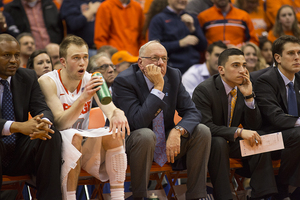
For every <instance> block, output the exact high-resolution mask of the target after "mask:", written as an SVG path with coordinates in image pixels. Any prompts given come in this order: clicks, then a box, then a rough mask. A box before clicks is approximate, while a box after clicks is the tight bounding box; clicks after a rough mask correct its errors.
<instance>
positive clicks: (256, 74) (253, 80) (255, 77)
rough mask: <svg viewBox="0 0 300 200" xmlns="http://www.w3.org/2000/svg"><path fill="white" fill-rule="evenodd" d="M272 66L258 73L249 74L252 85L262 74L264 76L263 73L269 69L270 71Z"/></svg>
mask: <svg viewBox="0 0 300 200" xmlns="http://www.w3.org/2000/svg"><path fill="white" fill-rule="evenodd" d="M272 68H273V66H270V67H267V68H264V69H261V70H258V71H254V72H251V73H250V80H251V82H252V84H254V83H255V81H256V80H257V79H258V77H260V76H261V75H262V74H264V73H265V72H267V71H269V70H270V69H272Z"/></svg>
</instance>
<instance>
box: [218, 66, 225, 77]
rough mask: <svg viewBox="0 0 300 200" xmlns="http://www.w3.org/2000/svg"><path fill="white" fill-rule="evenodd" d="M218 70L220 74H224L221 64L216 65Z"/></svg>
mask: <svg viewBox="0 0 300 200" xmlns="http://www.w3.org/2000/svg"><path fill="white" fill-rule="evenodd" d="M218 71H219V74H220V75H224V74H225V69H224V67H223V66H218Z"/></svg>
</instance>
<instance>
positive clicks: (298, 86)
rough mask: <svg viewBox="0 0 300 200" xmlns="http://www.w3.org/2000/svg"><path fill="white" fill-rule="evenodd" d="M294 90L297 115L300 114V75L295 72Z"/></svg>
mask: <svg viewBox="0 0 300 200" xmlns="http://www.w3.org/2000/svg"><path fill="white" fill-rule="evenodd" d="M295 92H296V98H297V108H298V116H299V114H300V76H299V75H298V74H297V73H296V74H295Z"/></svg>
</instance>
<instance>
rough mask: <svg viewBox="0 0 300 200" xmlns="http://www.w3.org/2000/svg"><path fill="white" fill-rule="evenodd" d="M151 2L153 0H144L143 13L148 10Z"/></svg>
mask: <svg viewBox="0 0 300 200" xmlns="http://www.w3.org/2000/svg"><path fill="white" fill-rule="evenodd" d="M152 2H153V0H145V3H144V7H143V12H144V15H146V14H147V13H148V10H149V8H150V6H151V4H152Z"/></svg>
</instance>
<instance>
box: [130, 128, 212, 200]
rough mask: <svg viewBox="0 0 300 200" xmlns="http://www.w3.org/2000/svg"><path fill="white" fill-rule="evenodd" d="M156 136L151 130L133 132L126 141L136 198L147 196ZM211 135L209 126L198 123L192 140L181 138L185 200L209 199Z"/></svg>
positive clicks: (144, 129)
mask: <svg viewBox="0 0 300 200" xmlns="http://www.w3.org/2000/svg"><path fill="white" fill-rule="evenodd" d="M155 143H156V137H155V133H154V132H153V131H152V130H151V129H148V128H142V129H138V130H135V131H133V132H131V134H130V136H128V137H127V138H126V153H127V159H128V163H129V165H130V169H131V186H132V192H133V197H134V198H141V197H147V185H148V182H149V176H150V168H151V165H152V162H153V154H154V149H155ZM210 146H211V133H210V130H209V128H208V127H207V126H205V125H203V124H198V126H196V127H195V129H194V132H193V133H192V134H191V136H190V137H189V138H183V137H181V144H180V154H178V155H177V156H176V157H175V160H177V159H179V158H181V157H182V156H184V155H186V166H187V175H188V178H187V192H186V199H199V198H202V197H206V195H207V194H206V176H207V164H208V159H209V154H210Z"/></svg>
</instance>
